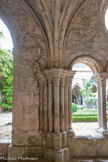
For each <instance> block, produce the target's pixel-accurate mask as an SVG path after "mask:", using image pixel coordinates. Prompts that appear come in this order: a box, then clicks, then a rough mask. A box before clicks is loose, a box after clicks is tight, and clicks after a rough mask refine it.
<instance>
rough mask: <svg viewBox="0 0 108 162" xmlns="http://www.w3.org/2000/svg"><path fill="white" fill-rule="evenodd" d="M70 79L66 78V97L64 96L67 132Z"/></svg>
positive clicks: (66, 128) (66, 127)
mask: <svg viewBox="0 0 108 162" xmlns="http://www.w3.org/2000/svg"><path fill="white" fill-rule="evenodd" d="M68 87H69V85H68V78H66V82H65V93H64V94H65V95H64V101H65V103H64V105H65V130H66V131H68V99H69V98H68Z"/></svg>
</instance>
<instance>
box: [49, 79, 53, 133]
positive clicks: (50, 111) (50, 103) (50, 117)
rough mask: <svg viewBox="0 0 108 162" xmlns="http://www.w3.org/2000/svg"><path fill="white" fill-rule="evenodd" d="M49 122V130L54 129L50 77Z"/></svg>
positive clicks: (50, 82)
mask: <svg viewBox="0 0 108 162" xmlns="http://www.w3.org/2000/svg"><path fill="white" fill-rule="evenodd" d="M48 122H49V132H52V131H53V129H54V128H53V108H52V80H51V78H48Z"/></svg>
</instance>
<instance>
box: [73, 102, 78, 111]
mask: <svg viewBox="0 0 108 162" xmlns="http://www.w3.org/2000/svg"><path fill="white" fill-rule="evenodd" d="M77 109H78V106H77V105H76V104H74V103H72V112H77Z"/></svg>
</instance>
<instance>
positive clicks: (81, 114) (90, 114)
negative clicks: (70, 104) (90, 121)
mask: <svg viewBox="0 0 108 162" xmlns="http://www.w3.org/2000/svg"><path fill="white" fill-rule="evenodd" d="M72 116H76V117H77V116H97V114H72Z"/></svg>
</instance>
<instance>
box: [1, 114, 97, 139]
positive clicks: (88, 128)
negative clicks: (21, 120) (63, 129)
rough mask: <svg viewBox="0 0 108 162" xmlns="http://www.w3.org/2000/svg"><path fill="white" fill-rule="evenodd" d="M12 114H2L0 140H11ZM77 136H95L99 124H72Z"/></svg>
mask: <svg viewBox="0 0 108 162" xmlns="http://www.w3.org/2000/svg"><path fill="white" fill-rule="evenodd" d="M11 123H12V113H3V114H0V139H11V131H12V124H11ZM72 127H73V130H74V131H75V135H76V136H95V135H96V131H95V129H96V128H97V127H98V123H97V122H74V123H73V124H72Z"/></svg>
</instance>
